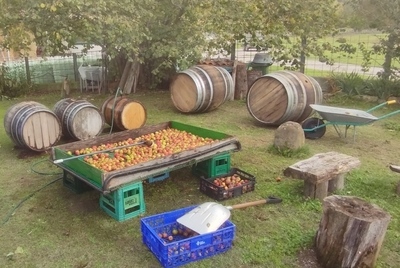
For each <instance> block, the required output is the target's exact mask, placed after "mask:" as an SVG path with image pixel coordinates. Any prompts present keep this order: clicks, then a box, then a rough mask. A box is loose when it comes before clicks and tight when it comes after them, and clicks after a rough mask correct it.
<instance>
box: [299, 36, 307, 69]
mask: <svg viewBox="0 0 400 268" xmlns="http://www.w3.org/2000/svg"><path fill="white" fill-rule="evenodd" d="M306 47H307V37H305V36H302V37H301V53H300V72H301V73H303V74H304V72H305V66H306V53H305V52H304V50H305V49H306Z"/></svg>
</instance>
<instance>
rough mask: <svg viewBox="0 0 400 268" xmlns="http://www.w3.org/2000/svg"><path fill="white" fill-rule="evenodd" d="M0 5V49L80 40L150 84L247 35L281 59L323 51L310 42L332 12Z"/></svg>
mask: <svg viewBox="0 0 400 268" xmlns="http://www.w3.org/2000/svg"><path fill="white" fill-rule="evenodd" d="M0 7H1V8H2V10H3V12H2V13H1V14H0V26H1V27H2V30H3V32H2V36H3V37H4V39H3V42H1V45H2V46H3V47H5V48H12V49H14V50H17V51H21V52H22V53H24V52H26V51H27V49H28V47H29V45H30V44H31V43H36V44H37V45H40V46H42V47H44V48H45V52H46V53H47V54H48V55H56V54H62V53H64V52H65V51H66V50H67V49H68V48H70V47H72V46H73V45H74V44H75V43H76V42H77V41H78V40H84V41H85V42H86V43H87V44H95V45H100V46H101V47H102V48H103V50H104V52H105V54H107V55H108V56H109V57H110V58H114V57H115V56H117V55H121V54H123V55H126V57H127V58H136V59H138V60H139V61H140V62H141V63H142V66H143V67H144V68H143V74H144V75H143V76H142V77H144V79H145V84H146V85H147V86H149V87H152V86H156V85H157V84H159V83H160V82H161V81H163V80H164V81H166V80H168V78H169V77H170V76H171V74H172V73H174V72H175V71H176V70H177V69H184V68H187V67H189V66H191V65H192V64H195V63H196V62H197V61H198V60H199V59H200V58H201V57H204V56H207V55H213V54H216V53H226V54H228V53H229V51H230V48H232V46H233V45H234V44H235V42H236V40H241V41H243V40H245V39H246V38H248V37H249V36H251V37H252V38H253V39H254V40H255V42H257V43H258V44H260V45H262V46H264V47H268V49H269V51H270V52H271V54H272V55H273V57H274V59H275V60H276V61H278V62H281V63H282V64H283V65H284V64H287V63H293V62H294V63H296V62H298V59H300V58H301V57H302V56H303V57H304V56H307V55H311V54H316V55H322V54H323V51H324V49H325V48H326V47H324V46H322V45H319V44H318V43H317V42H316V40H317V39H318V38H320V37H323V36H325V35H327V34H331V33H332V32H333V31H334V29H335V27H336V21H337V10H338V6H337V3H336V0H327V1H322V2H321V1H320V0H304V1H292V0H252V1H247V0H231V1H228V0H218V1H216V0H203V1H198V0H118V1H110V0H31V1H23V0H0ZM305 41H306V42H305ZM204 53H207V55H204ZM294 59H295V61H293V60H294Z"/></svg>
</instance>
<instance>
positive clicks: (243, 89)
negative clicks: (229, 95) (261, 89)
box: [234, 62, 248, 100]
mask: <svg viewBox="0 0 400 268" xmlns="http://www.w3.org/2000/svg"><path fill="white" fill-rule="evenodd" d="M235 69H236V74H235V86H234V87H235V90H234V91H235V94H234V99H235V100H242V99H244V98H245V97H246V94H247V91H248V86H247V66H246V64H245V63H242V62H238V63H237V65H236V68H235Z"/></svg>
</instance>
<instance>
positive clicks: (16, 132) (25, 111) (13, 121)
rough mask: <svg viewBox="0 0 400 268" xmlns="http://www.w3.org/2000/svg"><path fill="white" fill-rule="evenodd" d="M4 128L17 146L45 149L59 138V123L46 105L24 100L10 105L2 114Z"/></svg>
mask: <svg viewBox="0 0 400 268" xmlns="http://www.w3.org/2000/svg"><path fill="white" fill-rule="evenodd" d="M4 129H5V130H6V133H7V135H8V136H9V137H10V138H11V140H12V141H13V142H14V144H16V145H17V146H20V147H24V148H27V149H30V150H33V151H38V152H41V151H46V150H48V149H50V148H51V147H52V146H53V145H55V144H56V143H57V142H58V141H59V140H60V138H61V124H60V120H59V119H58V118H57V116H56V115H55V114H54V113H53V112H52V111H51V110H50V109H48V108H47V107H46V106H44V105H42V104H40V103H38V102H34V101H24V102H20V103H17V104H14V105H13V106H11V107H10V108H9V109H8V110H7V111H6V114H5V116H4Z"/></svg>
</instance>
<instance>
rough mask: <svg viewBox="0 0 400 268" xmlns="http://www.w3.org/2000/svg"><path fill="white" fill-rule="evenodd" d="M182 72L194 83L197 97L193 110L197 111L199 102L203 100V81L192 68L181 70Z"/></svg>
mask: <svg viewBox="0 0 400 268" xmlns="http://www.w3.org/2000/svg"><path fill="white" fill-rule="evenodd" d="M182 73H184V74H186V75H188V76H189V77H191V78H192V80H193V82H194V84H195V85H196V89H197V94H198V95H197V96H198V98H197V100H196V105H195V107H194V111H197V110H198V109H199V107H200V105H201V103H202V102H203V101H204V94H203V92H204V90H203V89H204V88H205V85H204V81H203V80H201V79H199V75H198V74H197V73H196V72H195V71H193V70H192V69H187V70H185V71H183V72H182Z"/></svg>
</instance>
